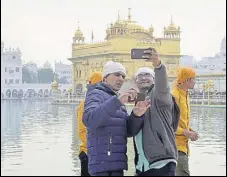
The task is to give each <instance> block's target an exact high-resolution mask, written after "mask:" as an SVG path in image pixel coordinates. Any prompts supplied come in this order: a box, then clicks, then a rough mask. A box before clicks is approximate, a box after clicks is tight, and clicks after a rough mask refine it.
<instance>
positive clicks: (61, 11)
mask: <svg viewBox="0 0 227 177" xmlns="http://www.w3.org/2000/svg"><path fill="white" fill-rule="evenodd" d="M129 7H130V8H132V10H131V14H132V19H133V20H135V21H137V22H138V23H139V24H141V25H143V26H144V27H146V28H148V27H149V26H150V25H151V24H152V25H153V27H154V29H155V32H154V34H155V36H156V37H163V27H164V26H168V24H169V22H170V17H171V14H172V16H173V21H174V23H175V24H176V25H179V26H180V27H181V30H182V34H181V54H188V55H194V56H196V57H201V56H213V55H214V54H215V53H217V52H219V48H220V42H221V39H222V38H223V37H224V36H225V31H226V0H190V1H189V0H83V1H82V0H1V38H2V40H3V41H4V43H5V45H6V46H12V47H17V46H18V47H19V48H20V49H21V51H22V59H23V61H25V62H27V61H34V62H36V63H38V65H41V64H43V63H44V62H45V61H46V60H48V61H49V62H50V63H51V64H52V65H53V64H54V61H55V60H57V61H59V60H61V61H63V62H64V63H70V62H69V61H67V59H66V58H69V57H71V44H72V37H73V34H74V32H75V31H76V29H77V25H78V24H77V22H78V21H79V22H80V28H81V29H82V31H83V33H84V35H85V38H86V41H87V42H90V41H91V33H92V30H93V31H94V40H95V41H103V39H104V37H105V30H106V27H107V25H108V24H110V23H111V21H115V20H116V19H117V14H118V10H119V11H120V16H121V18H122V19H125V18H126V17H127V14H128V8H129Z"/></svg>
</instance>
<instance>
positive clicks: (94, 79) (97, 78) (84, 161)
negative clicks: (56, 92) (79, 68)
mask: <svg viewBox="0 0 227 177" xmlns="http://www.w3.org/2000/svg"><path fill="white" fill-rule="evenodd" d="M101 81H102V73H101V72H94V73H93V74H92V75H91V76H90V78H89V85H88V88H87V91H88V92H89V91H90V90H92V88H94V86H95V84H97V83H99V82H101ZM83 112H84V100H82V101H81V102H80V103H79V105H78V106H77V112H76V118H77V128H78V130H77V132H78V136H79V139H80V141H81V144H80V147H79V159H80V164H81V176H90V174H89V173H88V157H87V146H86V134H87V130H86V127H85V126H84V124H83V122H82V117H83Z"/></svg>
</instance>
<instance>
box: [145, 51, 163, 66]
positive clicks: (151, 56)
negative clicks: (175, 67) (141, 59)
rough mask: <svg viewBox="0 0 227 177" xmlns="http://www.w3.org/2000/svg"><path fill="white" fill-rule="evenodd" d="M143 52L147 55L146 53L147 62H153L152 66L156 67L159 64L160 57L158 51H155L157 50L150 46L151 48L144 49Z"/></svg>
mask: <svg viewBox="0 0 227 177" xmlns="http://www.w3.org/2000/svg"><path fill="white" fill-rule="evenodd" d="M144 53H145V54H148V55H146V56H147V57H146V58H147V60H146V61H147V62H152V64H153V66H154V67H157V66H159V65H160V64H161V60H160V58H159V55H158V53H157V51H156V50H155V49H154V48H152V50H149V49H148V50H146V51H144Z"/></svg>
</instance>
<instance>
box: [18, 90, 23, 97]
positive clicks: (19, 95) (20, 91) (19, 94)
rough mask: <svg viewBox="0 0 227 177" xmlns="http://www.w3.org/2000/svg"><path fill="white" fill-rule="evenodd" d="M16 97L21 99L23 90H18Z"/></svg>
mask: <svg viewBox="0 0 227 177" xmlns="http://www.w3.org/2000/svg"><path fill="white" fill-rule="evenodd" d="M18 97H19V98H22V97H23V90H22V89H20V90H19V91H18Z"/></svg>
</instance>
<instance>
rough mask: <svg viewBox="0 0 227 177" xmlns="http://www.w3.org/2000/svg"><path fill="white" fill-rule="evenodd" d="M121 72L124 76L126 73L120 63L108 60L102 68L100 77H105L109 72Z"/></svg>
mask: <svg viewBox="0 0 227 177" xmlns="http://www.w3.org/2000/svg"><path fill="white" fill-rule="evenodd" d="M113 73H121V74H123V75H124V76H125V75H126V69H125V68H124V66H123V65H122V64H121V63H118V62H113V61H108V62H107V63H106V64H105V66H104V69H103V72H102V78H105V77H106V76H107V75H109V74H113Z"/></svg>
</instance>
